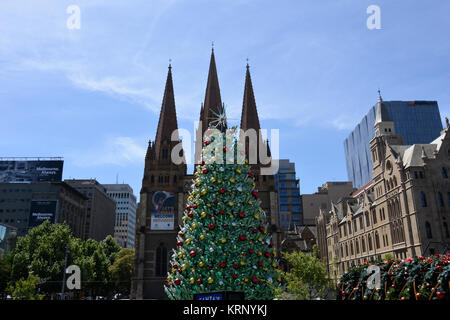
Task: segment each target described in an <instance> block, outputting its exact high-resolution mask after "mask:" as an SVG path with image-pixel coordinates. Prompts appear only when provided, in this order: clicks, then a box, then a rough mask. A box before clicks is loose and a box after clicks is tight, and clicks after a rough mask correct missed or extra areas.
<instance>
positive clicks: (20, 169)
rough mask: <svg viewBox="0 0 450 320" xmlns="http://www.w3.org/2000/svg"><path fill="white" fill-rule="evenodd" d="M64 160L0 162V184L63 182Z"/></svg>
mask: <svg viewBox="0 0 450 320" xmlns="http://www.w3.org/2000/svg"><path fill="white" fill-rule="evenodd" d="M63 163H64V161H62V160H42V161H41V160H30V161H29V160H24V161H20V160H11V161H9V160H6V161H3V160H2V161H0V182H10V183H11V182H16V183H20V182H39V181H50V182H57V181H61V180H62V171H63Z"/></svg>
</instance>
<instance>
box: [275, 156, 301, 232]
mask: <svg viewBox="0 0 450 320" xmlns="http://www.w3.org/2000/svg"><path fill="white" fill-rule="evenodd" d="M275 188H276V189H277V190H278V212H279V224H280V228H281V229H282V230H283V231H287V230H289V228H290V227H293V226H294V225H297V226H298V225H302V224H303V214H302V209H303V208H302V203H301V197H300V180H299V179H296V177H295V163H293V162H289V160H287V159H280V160H279V169H278V173H277V174H276V175H275Z"/></svg>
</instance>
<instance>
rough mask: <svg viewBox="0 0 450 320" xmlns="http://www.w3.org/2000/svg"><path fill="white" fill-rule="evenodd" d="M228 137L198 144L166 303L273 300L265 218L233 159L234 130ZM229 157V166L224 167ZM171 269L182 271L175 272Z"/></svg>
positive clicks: (248, 178)
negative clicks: (199, 296)
mask: <svg viewBox="0 0 450 320" xmlns="http://www.w3.org/2000/svg"><path fill="white" fill-rule="evenodd" d="M219 123H220V121H219ZM210 129H213V128H210ZM228 132H230V131H228ZM232 132H234V134H233V135H227V134H224V133H220V134H218V135H213V134H210V135H209V136H207V137H206V140H205V142H204V143H203V150H202V163H201V164H200V165H199V166H197V168H196V172H195V174H194V176H195V183H193V184H192V190H191V192H190V194H189V196H188V203H187V206H186V210H185V212H184V216H185V217H187V218H185V219H183V225H182V226H181V230H183V231H182V235H180V234H178V235H177V244H178V243H180V244H181V245H179V246H177V247H176V248H175V249H174V255H172V259H171V262H170V264H171V266H172V268H170V270H172V271H174V273H173V274H169V275H168V277H167V284H166V285H165V292H166V294H167V296H168V297H169V298H170V299H176V300H186V299H189V300H190V299H193V295H194V294H195V293H206V292H214V291H224V290H226V291H243V292H244V293H245V298H246V299H273V298H274V288H276V287H278V286H280V282H281V278H280V277H279V276H278V272H277V270H276V269H277V268H278V262H277V260H276V258H275V256H276V254H275V248H274V246H270V245H269V244H271V243H272V242H271V235H270V233H268V232H266V230H268V225H267V221H266V215H265V213H264V211H263V210H262V209H261V200H260V199H259V198H258V192H257V190H256V189H255V182H254V179H253V175H252V174H251V172H250V167H249V166H248V165H247V164H243V163H238V162H237V160H236V159H237V158H238V157H237V154H238V151H237V149H238V144H237V141H236V140H237V139H236V136H235V132H236V130H235V129H233V130H232ZM230 155H232V156H233V157H234V162H233V163H229V162H228V160H229V158H230ZM239 158H241V156H239ZM214 159H215V160H216V161H215V162H214V161H212V160H214ZM219 160H223V161H219ZM205 191H206V192H205ZM199 195H201V196H199ZM255 231H256V232H255ZM186 239H191V240H190V241H189V242H188V241H186ZM255 252H258V253H260V254H259V255H256V254H255ZM175 265H176V266H181V265H186V268H185V270H183V269H182V270H181V272H180V271H179V270H178V269H179V268H176V267H175ZM266 279H267V280H266ZM268 279H270V281H269V280H268ZM273 279H276V280H273Z"/></svg>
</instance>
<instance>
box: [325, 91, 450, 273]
mask: <svg viewBox="0 0 450 320" xmlns="http://www.w3.org/2000/svg"><path fill="white" fill-rule="evenodd" d="M374 126H375V137H374V138H373V139H372V140H371V142H370V149H371V153H372V162H373V171H372V180H371V181H370V182H369V183H368V184H367V185H365V186H364V187H362V188H361V189H359V190H358V191H356V192H354V193H353V194H352V195H351V196H350V197H346V198H342V199H340V201H338V202H337V203H332V209H331V210H330V211H329V212H326V211H325V210H321V212H320V216H319V217H318V219H317V231H318V248H319V253H320V256H321V258H322V259H323V261H324V262H325V263H326V264H327V265H328V270H329V272H330V274H332V275H335V276H338V275H340V274H342V273H344V272H346V271H348V270H349V268H351V267H352V266H354V265H358V264H360V263H362V262H364V261H365V260H371V259H380V258H383V257H385V256H386V255H387V254H389V255H391V256H393V257H394V258H396V259H405V258H407V257H417V256H430V255H433V254H443V253H446V252H448V251H449V250H450V231H449V226H448V224H449V223H450V176H449V174H450V132H449V123H448V120H447V126H446V128H445V129H444V130H442V131H441V134H440V136H439V137H437V138H436V139H435V140H434V141H431V142H430V143H429V144H415V145H404V144H403V139H402V137H401V136H400V135H397V134H396V133H395V128H394V123H393V121H392V119H390V117H389V115H388V113H387V111H386V109H385V106H384V104H383V101H382V99H381V97H380V99H379V102H378V105H377V114H376V121H375V124H374Z"/></svg>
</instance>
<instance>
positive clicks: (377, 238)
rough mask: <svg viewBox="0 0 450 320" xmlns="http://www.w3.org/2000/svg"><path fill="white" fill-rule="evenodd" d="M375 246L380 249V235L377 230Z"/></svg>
mask: <svg viewBox="0 0 450 320" xmlns="http://www.w3.org/2000/svg"><path fill="white" fill-rule="evenodd" d="M375 246H376V247H377V249H380V237H379V236H378V232H375Z"/></svg>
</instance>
